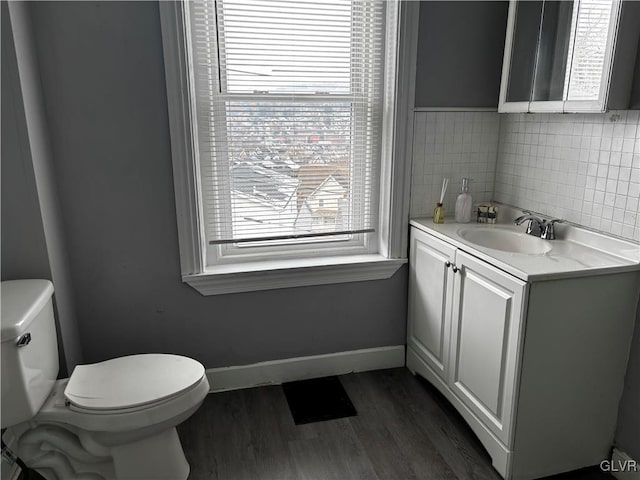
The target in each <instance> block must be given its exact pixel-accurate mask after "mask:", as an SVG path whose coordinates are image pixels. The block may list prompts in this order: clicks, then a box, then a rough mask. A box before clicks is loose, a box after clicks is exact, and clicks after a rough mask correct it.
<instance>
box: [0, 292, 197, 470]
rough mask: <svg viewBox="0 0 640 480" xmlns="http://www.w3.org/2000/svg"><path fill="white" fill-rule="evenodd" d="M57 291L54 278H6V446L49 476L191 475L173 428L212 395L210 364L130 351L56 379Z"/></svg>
mask: <svg viewBox="0 0 640 480" xmlns="http://www.w3.org/2000/svg"><path fill="white" fill-rule="evenodd" d="M52 293H53V287H52V285H51V283H50V282H48V281H46V280H20V281H10V282H2V390H1V391H2V416H1V419H2V427H3V428H5V427H8V428H7V429H6V431H5V433H4V434H3V437H2V438H3V440H4V441H5V443H6V444H7V445H8V447H9V448H10V449H11V450H13V452H14V453H16V454H17V455H18V457H20V458H21V459H22V460H23V461H24V462H25V464H26V465H27V466H29V467H30V468H33V469H35V470H37V471H38V472H39V473H40V474H41V475H42V476H44V477H45V478H46V479H47V480H73V479H75V480H125V479H138V480H143V479H145V480H146V479H154V480H155V479H157V480H161V479H166V480H181V479H183V480H186V478H187V476H188V474H189V465H188V463H187V461H186V459H185V457H184V453H183V451H182V446H181V445H180V440H179V438H178V434H177V432H176V428H175V427H176V426H177V425H178V424H180V423H181V422H183V421H184V420H185V419H187V418H188V417H189V416H191V415H192V414H193V413H194V412H195V411H196V410H197V409H198V408H199V406H200V405H201V403H202V402H203V400H204V398H205V396H206V395H207V393H208V392H209V383H208V381H207V377H206V375H205V371H204V367H203V366H202V365H201V364H200V363H199V362H197V361H195V360H193V359H190V358H187V357H183V356H179V355H169V354H142V355H130V356H126V357H119V358H114V359H111V360H107V361H104V362H99V363H94V364H90V365H79V366H77V367H76V368H75V369H74V371H73V373H72V374H71V376H70V377H69V378H68V379H62V380H56V378H55V377H56V375H57V372H58V364H57V343H56V337H55V326H54V323H53V310H52V307H51V295H52ZM52 362H55V366H54V367H55V368H52Z"/></svg>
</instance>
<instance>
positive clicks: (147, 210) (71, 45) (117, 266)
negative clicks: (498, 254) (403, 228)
mask: <svg viewBox="0 0 640 480" xmlns="http://www.w3.org/2000/svg"><path fill="white" fill-rule="evenodd" d="M30 8H31V11H32V14H33V23H34V29H33V30H34V32H35V36H36V43H37V50H38V54H39V59H40V72H41V76H42V83H43V92H44V97H45V101H46V111H47V114H48V119H49V126H50V130H51V138H52V149H53V155H54V158H55V176H56V180H57V182H58V187H59V193H60V205H61V208H62V211H64V212H65V215H64V226H65V232H66V236H67V241H68V252H69V258H70V264H71V269H72V278H73V284H74V286H75V293H76V295H75V298H76V307H77V313H78V319H79V328H80V335H81V342H82V345H83V349H84V355H85V360H86V361H89V362H92V361H98V360H102V359H106V358H110V357H115V356H118V355H125V354H133V353H139V352H157V351H162V352H175V353H180V354H185V355H190V356H192V357H194V358H196V359H198V360H200V361H201V362H202V363H204V365H205V366H206V367H217V366H226V365H240V364H247V363H253V362H258V361H264V360H273V359H279V358H287V357H296V356H304V355H314V354H322V353H330V352H337V351H344V350H352V349H359V348H370V347H377V346H385V345H399V344H404V343H405V322H406V289H407V282H406V277H407V269H406V267H405V268H402V269H401V270H400V271H399V272H397V273H396V275H395V276H394V277H393V278H392V279H390V280H385V281H374V282H360V283H353V284H339V285H325V286H318V287H305V288H295V289H286V290H273V291H267V292H255V293H245V294H234V295H223V296H213V297H203V296H201V295H200V294H199V293H197V292H196V291H195V290H193V289H191V288H190V287H189V286H187V285H184V284H182V283H181V281H180V268H179V261H178V243H177V232H176V212H175V205H174V198H173V181H172V171H171V156H170V143H169V141H170V140H169V126H168V119H167V103H166V90H165V82H164V65H163V57H162V42H161V35H160V20H159V13H158V5H157V3H155V2H102V3H100V2H55V3H54V2H51V3H49V2H39V3H32V4H30Z"/></svg>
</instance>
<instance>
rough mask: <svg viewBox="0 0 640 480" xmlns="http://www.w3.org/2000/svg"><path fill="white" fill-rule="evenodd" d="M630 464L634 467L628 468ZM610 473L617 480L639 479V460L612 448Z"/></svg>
mask: <svg viewBox="0 0 640 480" xmlns="http://www.w3.org/2000/svg"><path fill="white" fill-rule="evenodd" d="M630 466H634V467H635V468H629V467H630ZM625 467H626V468H625ZM623 470H625V471H623ZM610 473H611V475H613V476H614V477H615V478H617V479H618V480H640V461H639V460H635V459H633V458H631V457H630V456H629V455H627V454H626V453H625V452H623V451H620V450H618V449H617V448H614V449H613V453H612V454H611V471H610Z"/></svg>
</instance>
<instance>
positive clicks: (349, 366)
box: [207, 345, 405, 392]
mask: <svg viewBox="0 0 640 480" xmlns="http://www.w3.org/2000/svg"><path fill="white" fill-rule="evenodd" d="M404 358H405V347H404V345H394V346H391V347H379V348H367V349H365V350H352V351H348V352H338V353H329V354H326V355H313V356H310V357H297V358H286V359H284V360H274V361H270V362H261V363H254V364H252V365H241V366H237V367H222V368H210V369H208V370H207V379H208V380H209V385H211V391H212V392H223V391H226V390H238V389H241V388H251V387H258V386H260V385H279V384H281V383H283V382H291V381H294V380H305V379H308V378H318V377H326V376H329V375H343V374H345V373H351V372H365V371H368V370H382V369H385V368H396V367H403V366H404Z"/></svg>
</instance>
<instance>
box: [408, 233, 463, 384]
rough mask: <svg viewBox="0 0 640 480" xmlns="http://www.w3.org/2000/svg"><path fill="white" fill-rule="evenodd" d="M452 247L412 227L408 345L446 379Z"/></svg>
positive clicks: (451, 291)
mask: <svg viewBox="0 0 640 480" xmlns="http://www.w3.org/2000/svg"><path fill="white" fill-rule="evenodd" d="M455 251H456V250H455V248H454V247H453V246H451V245H449V244H447V243H445V242H441V241H440V240H438V239H436V238H434V237H432V236H431V235H428V234H426V233H424V232H421V231H420V230H417V229H415V228H412V229H411V248H410V252H411V254H410V262H409V312H408V313H409V322H408V332H407V344H408V345H409V347H412V348H413V349H414V351H415V352H416V353H417V354H418V355H419V356H420V357H421V358H422V359H423V360H424V361H425V362H426V363H427V365H428V366H429V367H431V369H432V370H433V371H434V372H435V373H436V374H437V375H438V376H440V377H441V378H442V379H443V381H445V382H446V380H447V368H448V365H447V363H448V358H449V333H450V318H451V310H450V309H451V298H452V293H453V288H452V282H453V273H452V269H451V268H450V267H449V266H448V265H452V264H453V259H454V255H455Z"/></svg>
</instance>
